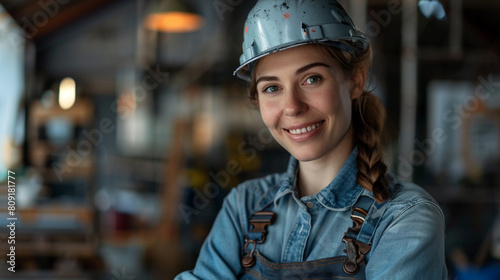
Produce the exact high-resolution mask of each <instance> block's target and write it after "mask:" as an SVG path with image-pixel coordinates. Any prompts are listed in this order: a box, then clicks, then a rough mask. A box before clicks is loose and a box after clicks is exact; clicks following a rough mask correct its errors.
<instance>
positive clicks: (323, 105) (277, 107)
mask: <svg viewBox="0 0 500 280" xmlns="http://www.w3.org/2000/svg"><path fill="white" fill-rule="evenodd" d="M255 71H256V72H255V79H256V89H257V99H258V105H259V108H260V113H261V116H262V119H263V121H264V123H265V124H266V126H267V127H268V129H269V130H270V132H271V133H272V135H273V136H274V138H275V139H276V140H277V141H278V143H280V145H281V146H283V147H284V148H285V149H286V150H288V152H290V153H291V154H292V155H293V156H294V157H295V158H297V159H298V160H300V161H312V160H316V159H320V158H322V157H323V156H325V155H331V154H335V151H336V150H339V149H342V150H343V152H344V153H345V151H346V150H345V149H348V152H350V151H351V150H352V148H353V145H354V142H353V137H354V136H353V133H352V128H351V125H350V124H351V103H352V99H354V98H357V97H358V96H359V95H360V94H361V93H362V91H363V88H364V79H365V77H366V76H364V74H361V72H362V71H360V74H357V75H355V78H353V80H352V81H347V80H346V79H345V78H344V76H343V74H342V69H341V68H340V65H339V64H338V63H337V61H336V60H335V59H334V58H333V57H331V56H330V55H325V53H323V52H321V51H319V50H318V48H317V47H315V46H313V45H304V46H299V47H293V48H290V49H287V50H283V51H280V52H276V53H273V54H270V55H268V56H266V57H264V58H262V59H261V60H260V61H259V63H258V64H257V66H256V68H255Z"/></svg>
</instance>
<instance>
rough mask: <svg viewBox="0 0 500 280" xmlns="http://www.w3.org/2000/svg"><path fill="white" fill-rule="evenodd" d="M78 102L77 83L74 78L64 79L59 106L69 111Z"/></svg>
mask: <svg viewBox="0 0 500 280" xmlns="http://www.w3.org/2000/svg"><path fill="white" fill-rule="evenodd" d="M75 101H76V83H75V80H73V79H72V78H64V79H63V80H62V81H61V84H59V106H61V108H62V109H64V110H68V109H69V108H71V107H73V105H74V104H75Z"/></svg>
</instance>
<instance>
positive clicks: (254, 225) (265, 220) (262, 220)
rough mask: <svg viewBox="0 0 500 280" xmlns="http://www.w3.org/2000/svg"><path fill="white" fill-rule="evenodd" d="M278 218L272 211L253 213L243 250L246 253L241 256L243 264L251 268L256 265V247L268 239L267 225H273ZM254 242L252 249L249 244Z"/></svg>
mask: <svg viewBox="0 0 500 280" xmlns="http://www.w3.org/2000/svg"><path fill="white" fill-rule="evenodd" d="M275 220H276V214H275V213H274V212H271V211H258V212H255V213H253V214H252V216H251V217H250V219H248V223H249V227H250V231H249V232H248V234H247V235H245V246H244V248H243V250H244V251H245V255H244V256H243V257H242V258H241V265H242V266H243V267H245V268H249V267H252V266H254V265H255V255H254V253H255V249H256V247H257V244H262V243H264V241H266V236H267V226H269V225H272V224H273V223H274V221H275ZM250 244H252V245H253V247H252V249H251V250H249V249H248V245H250Z"/></svg>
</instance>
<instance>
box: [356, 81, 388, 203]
mask: <svg viewBox="0 0 500 280" xmlns="http://www.w3.org/2000/svg"><path fill="white" fill-rule="evenodd" d="M352 112H353V118H352V122H353V126H354V131H355V134H356V145H357V147H358V158H357V162H356V165H357V167H358V174H357V175H356V179H357V181H358V183H359V184H360V185H361V186H362V187H363V188H365V189H367V190H369V191H371V192H373V195H374V196H375V199H376V200H377V201H378V202H381V201H384V200H386V199H388V198H389V197H390V195H391V190H390V189H389V182H388V181H387V178H386V173H387V166H386V165H385V163H384V162H383V161H382V157H383V153H382V146H381V137H382V131H383V128H384V121H385V110H384V107H383V105H382V103H381V102H380V100H379V99H378V98H377V97H376V96H375V95H374V94H373V93H371V92H367V91H365V92H363V94H362V95H361V96H360V97H358V98H357V99H354V100H353V110H352Z"/></svg>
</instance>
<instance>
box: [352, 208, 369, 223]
mask: <svg viewBox="0 0 500 280" xmlns="http://www.w3.org/2000/svg"><path fill="white" fill-rule="evenodd" d="M367 215H368V212H367V211H366V210H364V209H361V208H359V207H355V208H354V209H352V211H351V219H352V221H353V222H354V223H355V224H356V225H358V226H360V225H362V224H363V223H364V222H365V218H366V216H367Z"/></svg>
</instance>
